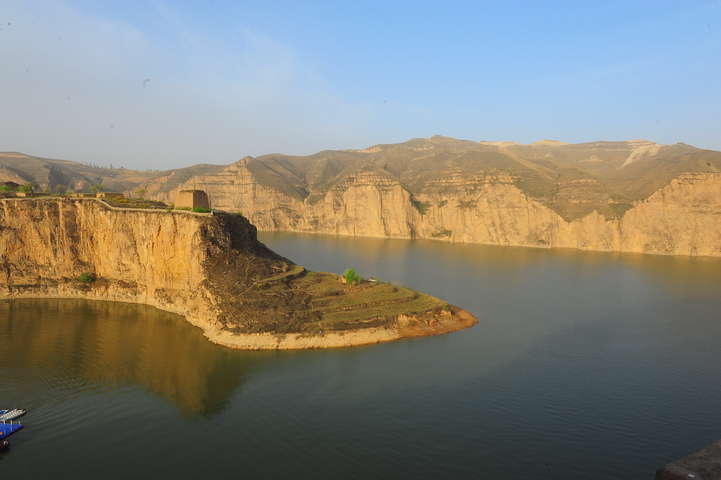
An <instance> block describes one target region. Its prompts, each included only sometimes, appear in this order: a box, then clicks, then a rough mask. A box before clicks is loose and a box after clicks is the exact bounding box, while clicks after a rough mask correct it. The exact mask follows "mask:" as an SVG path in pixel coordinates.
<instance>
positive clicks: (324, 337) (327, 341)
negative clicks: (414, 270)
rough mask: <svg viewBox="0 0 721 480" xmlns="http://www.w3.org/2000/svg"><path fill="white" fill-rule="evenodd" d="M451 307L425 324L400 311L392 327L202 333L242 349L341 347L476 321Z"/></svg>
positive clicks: (443, 330)
mask: <svg viewBox="0 0 721 480" xmlns="http://www.w3.org/2000/svg"><path fill="white" fill-rule="evenodd" d="M451 311H452V314H451V315H448V316H447V317H446V318H444V319H438V320H436V321H435V322H430V324H424V325H420V324H418V325H413V326H409V325H408V320H407V317H406V316H405V315H401V316H399V318H397V319H396V322H397V326H394V327H380V328H365V329H355V330H345V331H321V332H317V333H310V334H302V333H289V334H272V333H265V334H232V333H230V332H209V331H206V332H205V336H206V338H208V340H210V341H211V342H213V343H216V344H218V345H222V346H224V347H228V348H235V349H241V350H292V349H311V348H340V347H354V346H360V345H371V344H375V343H382V342H390V341H393V340H399V339H402V338H413V337H424V336H430V335H440V334H444V333H451V332H456V331H459V330H464V329H466V328H469V327H472V326H473V325H475V324H477V323H478V319H476V317H474V316H473V315H471V314H470V313H469V312H467V311H465V310H463V309H461V308H458V307H455V306H451ZM401 325H403V326H401Z"/></svg>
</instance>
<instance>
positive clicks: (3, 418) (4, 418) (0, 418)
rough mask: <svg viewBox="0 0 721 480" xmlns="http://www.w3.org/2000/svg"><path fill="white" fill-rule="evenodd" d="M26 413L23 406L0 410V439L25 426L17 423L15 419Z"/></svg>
mask: <svg viewBox="0 0 721 480" xmlns="http://www.w3.org/2000/svg"><path fill="white" fill-rule="evenodd" d="M25 413H26V412H25V410H23V409H21V408H15V409H12V410H0V440H2V439H3V438H5V437H7V436H8V435H12V434H13V433H15V432H17V431H18V430H20V429H21V428H23V426H22V424H20V423H16V422H15V420H16V419H17V418H18V417H22V416H23V415H25Z"/></svg>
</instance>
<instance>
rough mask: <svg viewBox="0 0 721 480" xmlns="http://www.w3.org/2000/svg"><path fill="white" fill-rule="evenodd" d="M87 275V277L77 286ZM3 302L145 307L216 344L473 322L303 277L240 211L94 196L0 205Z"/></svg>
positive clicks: (436, 306)
mask: <svg viewBox="0 0 721 480" xmlns="http://www.w3.org/2000/svg"><path fill="white" fill-rule="evenodd" d="M83 273H90V274H91V276H92V277H93V278H95V280H94V281H92V282H83V281H80V280H79V278H80V276H81V274H83ZM349 289H354V290H353V292H352V294H351V293H350V290H349ZM0 296H1V297H4V298H6V299H8V298H43V297H63V298H86V299H93V300H111V301H123V302H134V303H144V304H148V305H152V306H155V307H158V308H160V309H162V310H167V311H171V312H175V313H178V314H181V315H183V316H184V317H185V318H186V319H187V320H188V321H190V322H191V323H193V324H194V325H196V326H198V327H201V328H202V329H203V330H204V332H205V334H206V336H207V337H208V338H210V339H211V340H212V341H214V342H216V343H220V344H223V345H227V346H231V347H236V348H252V349H255V348H316V347H329V346H346V345H356V344H362V343H374V342H378V341H386V340H393V339H396V338H401V337H403V336H414V335H418V334H435V333H443V332H447V331H453V330H459V329H461V328H466V327H468V326H470V325H473V324H474V323H475V322H476V320H475V319H474V318H473V317H472V316H470V315H468V314H466V313H465V312H463V311H461V310H459V309H457V308H455V307H449V306H448V305H446V304H444V303H443V302H441V301H440V300H438V299H435V298H433V297H429V296H427V295H423V294H420V293H418V292H412V291H409V290H407V289H405V288H400V287H394V286H390V285H385V284H384V285H380V284H379V285H371V284H365V285H358V286H354V287H350V286H347V287H343V286H341V285H340V283H339V281H338V277H337V276H335V275H330V274H322V273H316V274H315V275H308V272H306V271H305V269H303V268H302V267H299V266H297V265H295V264H293V262H291V261H290V260H288V259H286V258H283V257H281V256H280V255H277V254H276V253H274V252H272V251H271V250H269V249H268V248H267V247H265V246H264V245H263V244H261V243H260V242H258V241H257V237H256V229H255V227H254V226H253V225H251V224H250V223H249V222H248V221H247V220H246V219H245V218H244V217H242V216H240V215H211V214H194V213H190V212H174V211H165V210H162V211H159V210H129V209H119V208H112V207H109V206H108V205H106V204H105V203H103V202H101V201H98V200H91V199H60V198H47V199H38V200H35V199H25V200H11V199H6V200H2V201H0ZM349 299H354V300H353V301H354V302H355V303H352V302H350V303H349ZM379 299H381V300H379ZM375 307H379V308H380V307H382V308H381V310H380V311H382V313H380V314H379V313H378V312H379V310H378V308H375ZM444 307H445V308H444ZM348 312H350V313H348ZM409 317H410V318H413V319H414V321H413V324H414V325H416V328H409V325H408V321H407V320H405V319H407V318H409Z"/></svg>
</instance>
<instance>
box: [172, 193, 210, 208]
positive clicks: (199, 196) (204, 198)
mask: <svg viewBox="0 0 721 480" xmlns="http://www.w3.org/2000/svg"><path fill="white" fill-rule="evenodd" d="M175 208H176V209H179V208H184V209H187V208H190V209H191V210H193V209H194V208H207V209H209V208H210V201H209V200H208V194H207V193H205V192H204V191H203V190H181V191H179V192H178V195H177V196H176V197H175Z"/></svg>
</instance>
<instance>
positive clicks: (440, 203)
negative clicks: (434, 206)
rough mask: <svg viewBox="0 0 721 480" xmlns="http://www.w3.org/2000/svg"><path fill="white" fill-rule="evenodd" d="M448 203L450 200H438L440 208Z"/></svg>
mask: <svg viewBox="0 0 721 480" xmlns="http://www.w3.org/2000/svg"><path fill="white" fill-rule="evenodd" d="M447 203H448V200H441V201H440V202H438V208H443V207H445V206H446V204H447Z"/></svg>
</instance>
